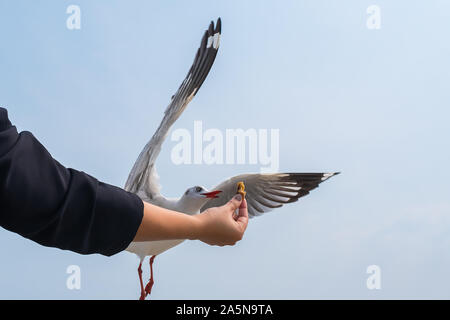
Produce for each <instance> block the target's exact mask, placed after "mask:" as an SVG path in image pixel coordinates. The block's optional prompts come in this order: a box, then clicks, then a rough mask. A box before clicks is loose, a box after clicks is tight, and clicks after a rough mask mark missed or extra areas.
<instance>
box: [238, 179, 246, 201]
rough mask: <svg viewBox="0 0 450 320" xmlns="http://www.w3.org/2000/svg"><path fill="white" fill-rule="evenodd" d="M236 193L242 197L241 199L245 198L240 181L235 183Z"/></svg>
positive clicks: (243, 187) (242, 183)
mask: <svg viewBox="0 0 450 320" xmlns="http://www.w3.org/2000/svg"><path fill="white" fill-rule="evenodd" d="M236 193H239V194H240V195H241V196H242V199H244V198H245V194H246V192H245V185H244V182H242V181H240V182H238V183H237V192H236Z"/></svg>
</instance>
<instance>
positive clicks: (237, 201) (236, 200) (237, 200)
mask: <svg viewBox="0 0 450 320" xmlns="http://www.w3.org/2000/svg"><path fill="white" fill-rule="evenodd" d="M241 202H242V196H241V195H240V194H237V195H235V196H234V197H233V198H231V200H230V201H228V203H227V204H226V205H227V207H229V208H230V209H231V210H232V211H233V212H234V211H236V209H237V208H239V207H240V206H241Z"/></svg>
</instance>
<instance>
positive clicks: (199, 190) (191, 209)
mask: <svg viewBox="0 0 450 320" xmlns="http://www.w3.org/2000/svg"><path fill="white" fill-rule="evenodd" d="M221 192H222V191H220V190H215V191H208V190H207V189H205V188H204V187H200V186H195V187H191V188H189V189H187V190H186V192H185V193H184V194H183V197H182V198H181V199H180V201H181V202H182V203H183V205H182V206H183V210H184V211H186V213H195V212H197V211H198V210H200V209H201V208H202V207H203V206H204V205H205V204H206V203H207V202H208V201H209V200H211V199H214V198H218V196H217V195H218V194H219V193H221Z"/></svg>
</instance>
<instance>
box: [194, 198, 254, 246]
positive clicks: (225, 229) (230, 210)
mask: <svg viewBox="0 0 450 320" xmlns="http://www.w3.org/2000/svg"><path fill="white" fill-rule="evenodd" d="M238 209H239V211H238V214H237V215H235V212H236V210H238ZM194 217H195V218H196V219H197V220H198V224H199V229H198V230H199V232H198V235H197V238H198V239H199V240H201V241H203V242H205V243H207V244H210V245H217V246H225V245H234V244H236V242H237V241H239V240H241V239H242V237H243V236H244V232H245V229H247V225H248V211H247V201H246V200H245V199H242V196H241V195H240V194H237V195H235V196H234V197H233V198H232V199H231V200H230V201H228V203H226V204H225V205H223V206H221V207H214V208H209V209H207V210H205V211H204V212H202V213H200V214H198V215H196V216H194Z"/></svg>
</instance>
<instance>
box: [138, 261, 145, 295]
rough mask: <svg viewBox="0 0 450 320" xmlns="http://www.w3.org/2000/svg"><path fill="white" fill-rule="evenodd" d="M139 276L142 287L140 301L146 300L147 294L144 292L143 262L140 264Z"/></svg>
mask: <svg viewBox="0 0 450 320" xmlns="http://www.w3.org/2000/svg"><path fill="white" fill-rule="evenodd" d="M138 274H139V283H140V285H141V296H140V298H139V300H145V297H146V294H145V291H144V284H143V283H142V261H141V262H140V263H139V268H138Z"/></svg>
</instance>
